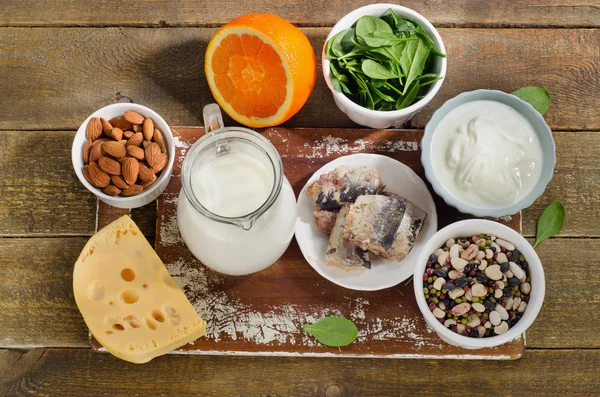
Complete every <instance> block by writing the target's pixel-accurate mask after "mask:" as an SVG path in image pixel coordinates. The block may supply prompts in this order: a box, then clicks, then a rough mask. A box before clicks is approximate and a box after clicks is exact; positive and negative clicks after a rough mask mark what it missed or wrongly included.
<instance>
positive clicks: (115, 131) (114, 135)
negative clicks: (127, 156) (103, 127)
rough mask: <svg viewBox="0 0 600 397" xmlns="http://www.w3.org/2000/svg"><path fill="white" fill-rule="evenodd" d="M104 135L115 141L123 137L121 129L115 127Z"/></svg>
mask: <svg viewBox="0 0 600 397" xmlns="http://www.w3.org/2000/svg"><path fill="white" fill-rule="evenodd" d="M106 135H108V136H109V137H111V138H112V139H114V140H115V141H120V140H121V139H123V130H122V129H120V128H117V127H115V128H113V129H111V130H110V131H109V132H108V133H107V134H106Z"/></svg>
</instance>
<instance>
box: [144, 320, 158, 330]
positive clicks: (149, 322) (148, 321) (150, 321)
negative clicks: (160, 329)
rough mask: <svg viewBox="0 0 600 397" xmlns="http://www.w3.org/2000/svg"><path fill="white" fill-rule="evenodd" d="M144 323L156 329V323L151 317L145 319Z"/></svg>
mask: <svg viewBox="0 0 600 397" xmlns="http://www.w3.org/2000/svg"><path fill="white" fill-rule="evenodd" d="M146 325H147V326H148V328H150V329H151V330H153V331H154V330H155V329H156V323H155V322H154V321H152V319H151V318H147V319H146Z"/></svg>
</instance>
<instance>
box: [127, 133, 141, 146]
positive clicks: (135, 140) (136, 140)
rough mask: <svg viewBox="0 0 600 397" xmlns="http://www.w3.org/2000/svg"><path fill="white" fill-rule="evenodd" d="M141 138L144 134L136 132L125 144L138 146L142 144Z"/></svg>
mask: <svg viewBox="0 0 600 397" xmlns="http://www.w3.org/2000/svg"><path fill="white" fill-rule="evenodd" d="M143 140H144V134H142V133H141V132H136V133H135V134H133V136H132V137H131V138H129V140H128V141H127V146H129V145H133V146H140V145H141V144H142V141H143Z"/></svg>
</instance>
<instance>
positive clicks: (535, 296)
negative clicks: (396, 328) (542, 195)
mask: <svg viewBox="0 0 600 397" xmlns="http://www.w3.org/2000/svg"><path fill="white" fill-rule="evenodd" d="M480 233H486V234H491V235H494V236H496V237H498V238H501V239H503V240H506V241H510V242H511V243H512V244H513V245H514V246H515V248H516V249H517V250H519V251H520V252H521V253H522V254H523V255H524V256H525V259H526V260H527V263H528V264H529V275H530V277H531V293H530V295H529V303H527V308H526V309H525V312H524V313H523V317H521V319H520V320H519V322H518V323H517V324H516V325H515V326H514V327H512V328H510V329H509V330H508V331H506V332H505V333H503V334H501V335H496V336H491V337H485V338H471V337H468V336H464V335H459V334H457V333H456V332H454V331H452V330H451V329H449V328H446V327H444V325H443V324H441V323H440V322H439V321H438V319H437V318H436V317H435V316H434V315H433V313H432V312H431V310H429V306H428V305H427V300H425V295H424V294H423V282H422V277H423V273H424V272H425V268H426V266H427V260H428V258H429V256H430V255H431V254H432V253H434V252H435V250H437V249H438V248H440V247H441V246H442V245H444V244H445V243H446V241H448V239H451V238H454V239H456V238H459V237H465V236H473V235H476V234H480ZM413 284H414V287H415V288H414V290H415V297H416V299H417V304H418V305H419V309H421V313H423V317H424V318H425V322H426V323H427V325H429V326H430V327H431V328H433V330H434V331H435V332H436V333H437V334H438V336H439V337H440V338H441V339H442V340H443V341H445V342H447V343H449V344H451V345H454V346H460V347H463V348H465V349H481V348H484V347H493V346H498V345H501V344H503V343H506V342H510V341H511V340H513V339H516V338H519V337H521V335H522V334H523V333H524V332H525V331H526V330H527V328H529V327H530V326H531V324H532V323H533V320H535V318H536V317H537V315H538V313H539V312H540V309H541V308H542V304H543V303H544V294H545V291H546V282H545V279H544V268H543V267H542V262H541V261H540V258H539V257H538V255H537V253H536V252H535V250H534V249H533V247H532V246H531V245H530V244H529V242H527V240H526V239H525V238H524V237H523V236H521V234H519V233H518V232H516V231H514V230H513V229H511V228H509V227H507V226H504V225H503V224H501V223H498V222H493V221H488V220H484V219H469V220H465V221H460V222H456V223H452V224H450V225H448V226H446V227H445V228H443V229H442V230H440V231H438V232H437V233H436V234H435V235H434V236H433V237H432V238H430V239H429V241H427V243H426V244H425V245H424V246H423V249H422V250H421V252H420V253H419V257H418V262H417V265H416V267H415V274H414V282H413Z"/></svg>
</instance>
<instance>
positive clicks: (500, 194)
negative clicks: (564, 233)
mask: <svg viewBox="0 0 600 397" xmlns="http://www.w3.org/2000/svg"><path fill="white" fill-rule="evenodd" d="M432 146H433V147H432V152H431V153H432V165H433V170H434V172H435V173H436V175H437V176H438V178H439V180H440V182H441V183H442V185H443V186H444V187H445V188H446V189H447V190H448V191H449V192H450V193H451V194H452V195H454V196H455V197H457V198H459V199H461V200H463V201H465V202H468V203H469V204H471V205H474V206H478V207H482V208H490V207H492V208H493V207H495V206H498V205H508V204H511V203H513V202H515V201H517V200H518V199H520V198H521V197H522V196H524V195H526V194H528V193H529V192H530V191H531V190H532V189H533V187H534V186H535V184H536V183H537V181H538V180H539V178H540V175H541V170H542V146H541V144H540V140H539V138H538V136H537V134H536V132H535V130H534V129H533V127H532V126H531V123H529V121H527V119H526V118H525V117H524V116H523V115H522V114H520V113H519V112H518V111H516V110H515V109H513V108H512V107H510V106H508V105H506V104H503V103H500V102H496V101H488V100H480V101H472V102H468V103H464V104H462V105H460V106H458V107H456V108H455V109H453V110H451V111H450V112H449V113H448V114H446V116H444V118H443V119H442V120H441V121H440V123H439V124H438V126H437V128H436V130H435V132H434V138H433V142H432Z"/></svg>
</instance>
